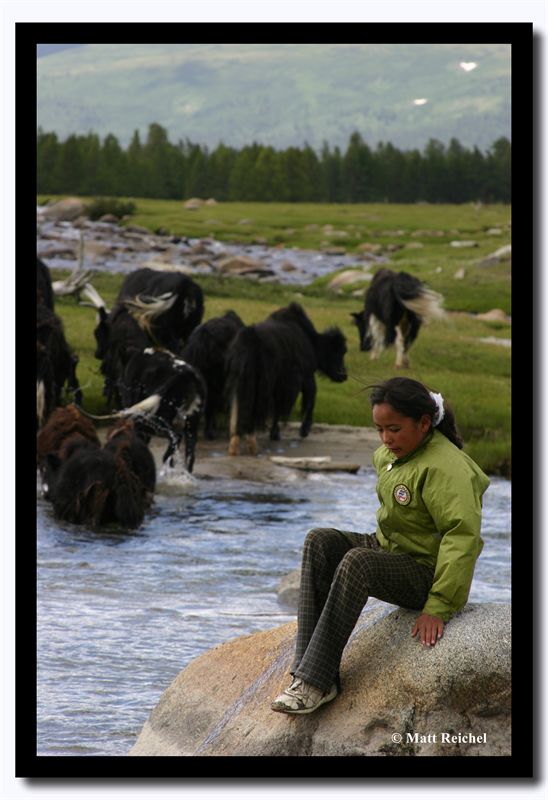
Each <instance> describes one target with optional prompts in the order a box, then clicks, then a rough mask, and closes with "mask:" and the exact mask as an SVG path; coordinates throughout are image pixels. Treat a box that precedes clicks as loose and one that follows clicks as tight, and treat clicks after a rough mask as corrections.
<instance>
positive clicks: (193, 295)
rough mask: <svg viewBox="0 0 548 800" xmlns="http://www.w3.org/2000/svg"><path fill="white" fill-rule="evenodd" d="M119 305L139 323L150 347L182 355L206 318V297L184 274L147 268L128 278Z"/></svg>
mask: <svg viewBox="0 0 548 800" xmlns="http://www.w3.org/2000/svg"><path fill="white" fill-rule="evenodd" d="M116 302H117V304H118V305H122V306H124V307H125V308H127V310H128V311H129V312H130V314H131V315H132V316H133V317H134V318H135V319H136V320H137V322H138V323H139V325H140V326H141V328H142V329H143V330H144V331H146V333H147V334H148V336H149V340H150V344H152V345H154V346H155V347H165V348H167V349H169V350H172V351H174V352H178V351H179V350H180V349H181V347H182V345H183V344H184V343H185V342H186V340H187V339H188V337H189V336H190V334H191V333H192V331H193V330H194V328H196V326H197V325H199V324H200V322H201V321H202V317H203V315H204V295H203V292H202V289H201V288H200V286H198V284H197V283H195V282H194V281H193V280H192V278H189V277H188V276H187V275H183V273H181V272H167V271H165V272H164V271H161V270H155V269H149V268H147V267H143V268H142V269H137V270H135V272H130V274H129V275H128V276H127V277H126V278H125V279H124V282H123V283H122V286H121V287H120V291H119V292H118V297H117V301H116Z"/></svg>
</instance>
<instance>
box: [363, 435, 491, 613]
mask: <svg viewBox="0 0 548 800" xmlns="http://www.w3.org/2000/svg"><path fill="white" fill-rule="evenodd" d="M373 464H374V466H375V469H376V470H377V474H378V477H379V480H378V482H377V495H378V497H379V501H380V503H381V506H380V508H379V510H378V512H377V531H376V534H377V539H378V540H379V542H380V545H381V547H382V548H383V549H384V550H388V551H390V552H391V553H409V554H410V555H412V556H413V558H416V560H417V561H419V562H420V563H421V564H426V565H427V566H429V567H432V568H433V569H434V582H433V584H432V588H431V590H430V594H429V595H428V599H427V601H426V604H425V606H424V608H423V609H422V613H423V614H432V615H434V616H437V617H441V618H442V619H443V620H444V621H445V622H447V620H449V619H450V618H451V617H452V616H453V614H456V612H457V611H460V609H461V608H463V606H464V605H465V603H466V601H467V600H468V595H469V593H470V585H471V583H472V577H473V575H474V567H475V565H476V559H477V558H478V556H479V554H480V553H481V550H482V548H483V541H482V539H481V537H480V528H481V507H482V504H481V500H482V496H483V493H484V492H485V490H486V489H487V487H488V486H489V479H488V478H487V476H486V475H485V474H484V473H483V472H482V471H481V469H480V468H479V467H478V465H477V464H476V463H475V462H474V461H473V460H472V459H471V458H470V456H468V455H466V453H464V452H463V451H462V450H459V448H458V447H456V446H455V445H454V444H452V442H450V441H449V439H447V438H446V437H445V436H444V435H443V434H442V433H440V432H439V431H436V430H434V431H433V432H432V433H430V434H429V435H428V436H427V437H426V439H425V440H424V442H422V444H421V445H420V446H419V447H417V448H416V449H415V450H413V452H412V453H409V454H408V455H407V456H405V457H404V458H398V459H394V455H393V453H391V452H390V450H389V449H388V448H387V447H385V446H384V445H382V446H381V447H379V448H378V450H376V451H375V453H374V455H373Z"/></svg>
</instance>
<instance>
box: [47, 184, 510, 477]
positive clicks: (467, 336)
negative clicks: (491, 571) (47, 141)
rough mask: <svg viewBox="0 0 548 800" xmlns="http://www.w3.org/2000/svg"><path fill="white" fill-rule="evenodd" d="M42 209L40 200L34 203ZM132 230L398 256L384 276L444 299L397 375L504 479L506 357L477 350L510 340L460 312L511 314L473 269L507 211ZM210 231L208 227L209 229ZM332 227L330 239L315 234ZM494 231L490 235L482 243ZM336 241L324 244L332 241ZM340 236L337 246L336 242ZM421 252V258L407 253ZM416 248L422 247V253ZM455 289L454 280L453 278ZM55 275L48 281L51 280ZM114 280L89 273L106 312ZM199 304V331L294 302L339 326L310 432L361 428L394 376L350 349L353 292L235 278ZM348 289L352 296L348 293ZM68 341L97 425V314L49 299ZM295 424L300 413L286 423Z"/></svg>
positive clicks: (328, 215) (357, 303)
mask: <svg viewBox="0 0 548 800" xmlns="http://www.w3.org/2000/svg"><path fill="white" fill-rule="evenodd" d="M43 199H44V198H39V202H41V201H43ZM134 202H136V205H137V212H136V214H135V215H134V216H133V217H132V219H131V222H132V223H134V224H139V225H144V226H145V227H148V228H149V229H151V230H157V229H158V228H164V229H166V230H168V231H169V232H170V233H173V234H178V235H186V236H190V237H196V236H199V237H205V236H208V235H210V234H212V233H213V234H214V235H215V236H216V238H218V239H223V240H225V241H232V242H241V243H244V242H246V243H251V242H254V241H255V242H256V241H263V242H265V241H266V242H267V243H268V244H271V245H276V244H281V243H283V244H284V245H285V246H288V247H305V248H317V249H320V248H322V247H325V246H328V244H330V245H331V246H333V245H336V246H344V247H345V249H346V250H347V252H355V251H357V250H358V249H359V246H360V245H361V244H364V243H375V244H381V245H383V246H385V247H386V245H402V247H401V248H400V249H398V250H394V251H393V252H390V253H389V255H390V258H391V262H392V264H391V266H392V267H393V268H394V269H405V270H407V271H409V272H411V273H412V274H415V275H417V276H419V277H420V278H421V279H422V280H424V281H425V282H426V283H427V284H428V285H429V286H431V287H432V288H433V289H436V290H437V291H440V292H441V293H442V294H443V295H444V297H445V307H446V309H447V310H448V311H449V312H450V313H449V314H448V316H447V319H446V320H445V321H440V322H433V323H431V324H430V325H428V326H424V327H423V328H422V330H421V332H420V334H419V337H418V339H417V341H416V342H415V344H414V345H413V347H412V349H411V368H410V369H409V370H406V373H405V374H407V375H409V376H410V377H414V378H417V379H418V380H421V381H423V382H424V383H426V384H427V385H428V386H430V387H431V388H432V389H434V390H437V391H442V392H443V394H444V396H446V397H447V399H448V401H449V402H450V403H451V404H452V406H453V407H454V409H455V412H456V415H457V419H458V422H459V426H460V428H461V431H462V434H463V436H464V438H465V440H466V450H467V452H469V453H470V454H471V455H472V456H473V457H474V458H475V459H476V460H477V461H478V463H480V464H481V466H482V467H483V468H484V469H485V470H486V471H488V472H490V473H498V474H504V475H507V476H509V474H510V444H511V443H510V349H509V348H507V347H504V346H501V345H496V344H492V343H485V342H482V341H481V339H486V338H500V339H509V338H510V337H511V328H510V325H507V324H505V323H500V322H484V321H483V322H482V321H480V320H477V319H476V318H475V317H473V316H471V315H470V312H482V311H487V310H489V309H491V308H501V309H503V310H504V311H505V312H506V313H511V307H510V270H509V266H508V262H506V263H502V264H497V265H494V266H490V267H484V266H480V264H479V262H480V261H481V259H483V258H485V256H487V255H488V254H490V253H492V252H493V251H494V250H496V249H497V248H499V247H501V246H502V245H503V244H507V243H509V241H510V232H509V228H508V221H509V218H510V209H509V208H508V207H504V206H480V207H475V206H473V205H465V206H426V205H425V206H423V205H416V206H413V205H412V206H392V205H377V206H363V205H362V206H348V205H347V206H327V205H304V204H303V205H295V206H290V205H279V204H241V203H233V204H219V205H217V206H211V207H202V208H201V209H198V210H197V211H187V210H185V209H184V208H183V204H182V203H175V202H167V201H154V200H137V201H134ZM215 220H216V221H217V222H215ZM329 225H331V226H332V228H327V229H326V228H325V226H329ZM492 229H498V230H501V233H500V234H496V233H490V232H489V231H491V230H492ZM334 233H335V234H337V235H333V234H334ZM341 234H347V235H346V236H344V235H341ZM454 240H473V241H475V242H476V243H477V246H475V247H473V248H462V249H461V248H454V247H452V246H450V242H451V241H454ZM417 244H419V247H416V245H417ZM420 245H422V246H420ZM463 269H464V272H465V276H464V278H462V279H458V278H455V273H456V272H458V271H459V270H463ZM64 274H66V273H64V272H62V271H59V272H57V271H55V277H56V278H57V277H61V276H63V275H64ZM122 277H123V276H121V275H112V274H108V273H97V275H96V276H94V278H93V284H94V286H95V287H96V288H97V290H98V291H99V292H100V293H101V295H102V296H103V297H104V298H105V300H106V301H107V304H109V305H111V304H112V302H113V300H114V297H115V295H116V292H117V291H118V288H119V286H120V283H121V281H122ZM196 280H197V282H198V283H199V284H200V285H201V286H202V288H203V290H204V294H205V298H206V303H205V319H209V318H210V317H214V316H217V315H219V314H222V313H224V311H226V310H227V309H229V308H233V309H234V310H235V311H237V312H238V314H240V316H241V317H242V319H243V320H244V321H245V322H246V323H248V324H250V323H253V322H257V321H260V320H261V319H264V317H265V316H266V315H268V314H269V313H270V312H271V311H273V310H274V309H276V308H278V307H280V306H281V305H285V304H287V303H288V302H291V301H292V300H297V301H298V302H300V303H301V304H302V305H303V306H304V308H305V309H306V311H307V313H308V314H309V316H310V318H311V319H312V321H313V322H314V325H315V326H316V328H317V329H319V330H323V329H324V328H326V327H327V326H329V325H333V324H336V325H339V326H340V327H341V329H342V330H343V333H344V334H345V335H346V337H347V342H348V354H347V358H346V363H347V367H348V372H349V375H350V376H351V377H350V378H349V380H348V381H347V382H346V383H344V384H333V383H331V382H330V381H329V380H327V379H326V378H323V377H321V376H320V377H319V379H318V398H317V403H316V411H315V420H316V421H317V422H323V423H327V424H347V425H355V426H369V425H371V413H370V410H369V408H368V402H367V394H366V393H365V391H364V387H365V385H367V384H370V383H373V382H376V381H378V380H383V379H384V378H387V377H390V376H392V375H394V374H396V370H395V369H394V351H393V350H390V351H387V352H385V353H384V354H383V356H382V357H381V358H380V359H379V360H378V361H370V359H369V355H368V354H366V353H361V352H360V351H359V348H358V336H357V330H356V328H355V326H354V325H353V324H352V320H351V317H350V313H351V312H352V311H358V310H359V309H360V308H361V307H362V303H363V300H362V299H361V297H356V296H352V294H351V291H350V290H351V289H352V287H350V290H346V291H345V292H344V293H343V294H335V293H334V292H332V291H330V290H328V289H327V286H326V283H327V282H326V280H325V279H321V280H318V281H316V282H315V283H313V284H312V285H310V286H306V287H293V286H291V287H289V286H282V285H278V284H270V283H257V282H255V281H252V280H248V279H242V278H222V277H218V276H213V275H208V276H201V275H200V276H199V277H197V278H196ZM354 288H355V287H354ZM57 310H58V313H59V314H60V315H61V317H62V319H63V321H64V324H65V328H66V334H67V338H68V340H69V342H70V344H71V346H72V347H73V348H74V349H75V350H76V352H77V353H78V354H79V357H80V363H79V365H78V376H79V379H80V382H81V384H82V386H83V387H84V395H85V399H84V405H85V407H86V408H87V409H89V410H90V411H92V412H94V413H104V411H105V406H104V402H103V398H102V395H101V387H102V378H101V375H100V373H99V362H98V361H97V360H96V359H95V358H94V356H93V353H94V347H95V342H94V337H93V329H94V327H95V314H94V312H93V311H92V310H91V309H89V308H83V307H80V306H77V305H76V303H75V301H74V299H72V298H67V299H58V301H57ZM297 416H298V409H297V412H296V413H295V418H296V417H297Z"/></svg>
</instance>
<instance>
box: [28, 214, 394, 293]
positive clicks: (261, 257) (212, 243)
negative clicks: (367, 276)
mask: <svg viewBox="0 0 548 800" xmlns="http://www.w3.org/2000/svg"><path fill="white" fill-rule="evenodd" d="M43 211H44V207H38V238H37V253H38V256H39V257H40V258H42V259H44V261H45V263H46V264H47V265H48V267H50V268H54V269H69V270H73V269H75V268H76V267H78V264H79V253H80V240H81V238H82V241H83V262H82V266H83V268H84V269H91V270H104V271H107V272H123V273H125V272H131V271H133V270H134V269H137V268H139V267H144V266H154V267H155V268H156V269H160V268H162V267H163V268H164V269H184V270H185V271H188V272H189V273H192V274H193V275H196V277H199V275H200V274H203V275H207V274H215V273H218V272H219V270H220V267H219V265H220V263H221V262H222V260H223V259H227V258H229V257H235V256H244V257H246V258H248V259H252V260H253V261H254V262H256V264H257V268H256V270H255V271H251V272H249V273H248V276H249V277H254V278H256V279H259V280H262V281H276V282H279V283H284V284H299V285H306V284H309V283H311V282H312V281H313V280H315V279H316V278H318V277H320V276H323V275H327V274H329V273H331V272H333V271H335V270H338V269H341V268H342V267H363V268H364V269H368V268H370V267H373V266H374V265H375V264H381V263H387V261H388V260H387V258H386V257H384V256H380V255H374V254H372V253H367V254H362V255H359V254H355V253H349V254H345V253H344V252H335V251H337V250H341V248H337V247H334V248H331V249H329V248H328V249H327V250H325V251H318V250H301V249H299V248H288V247H268V246H266V245H260V244H250V245H236V244H228V243H225V242H221V241H218V240H216V239H212V238H207V239H185V238H181V237H176V236H160V235H157V234H153V233H149V232H147V231H145V230H144V229H143V228H138V227H137V226H132V225H127V226H126V227H123V226H120V225H117V224H115V223H110V222H92V221H90V220H86V221H85V222H83V223H82V224H81V225H80V223H79V224H78V226H76V225H74V224H73V223H72V222H67V221H59V222H58V221H54V220H49V219H47V218H45V217H44V216H43Z"/></svg>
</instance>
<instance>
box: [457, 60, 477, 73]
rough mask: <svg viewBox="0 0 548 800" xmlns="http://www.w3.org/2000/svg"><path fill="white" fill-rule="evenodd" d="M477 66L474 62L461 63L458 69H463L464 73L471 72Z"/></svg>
mask: <svg viewBox="0 0 548 800" xmlns="http://www.w3.org/2000/svg"><path fill="white" fill-rule="evenodd" d="M477 66H478V65H477V64H476V62H475V61H461V62H460V64H459V67H460V68H461V69H463V70H464V71H465V72H472V70H473V69H476V67H477Z"/></svg>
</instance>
